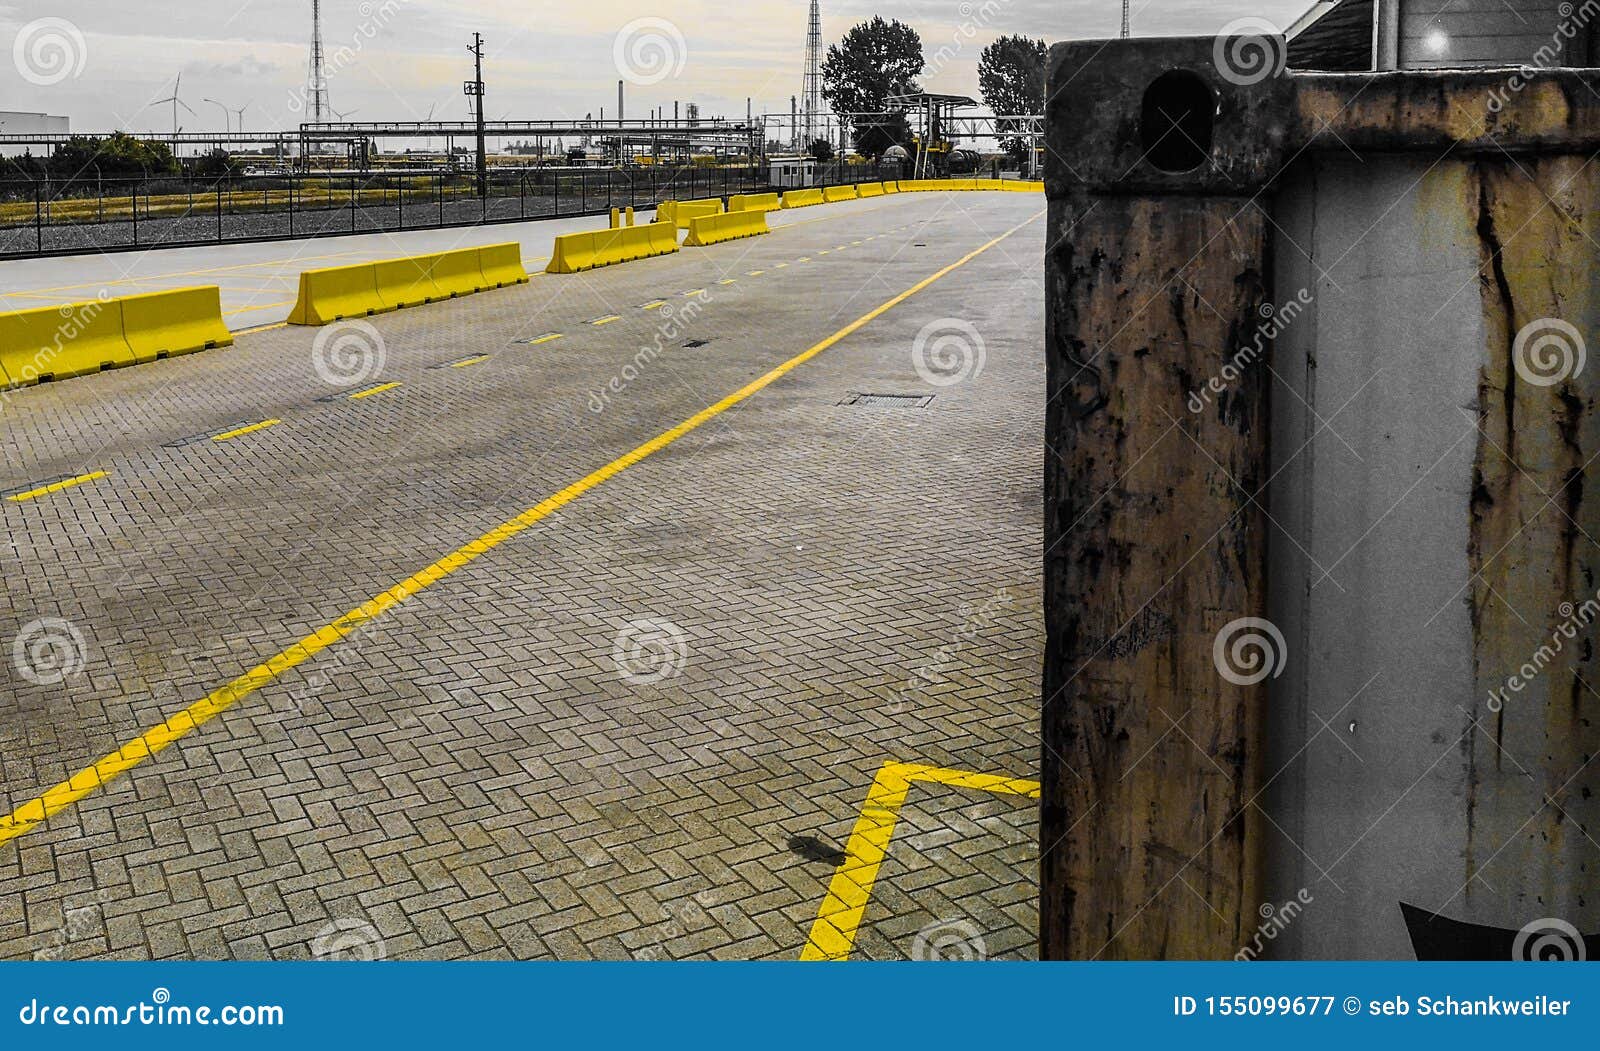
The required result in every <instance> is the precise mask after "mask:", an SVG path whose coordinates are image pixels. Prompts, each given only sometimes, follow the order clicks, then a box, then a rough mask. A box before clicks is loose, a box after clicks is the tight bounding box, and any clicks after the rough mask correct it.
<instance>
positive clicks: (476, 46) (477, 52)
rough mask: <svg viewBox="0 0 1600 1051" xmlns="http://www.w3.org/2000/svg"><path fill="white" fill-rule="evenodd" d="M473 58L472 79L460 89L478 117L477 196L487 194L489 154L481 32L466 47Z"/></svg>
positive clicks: (475, 34)
mask: <svg viewBox="0 0 1600 1051" xmlns="http://www.w3.org/2000/svg"><path fill="white" fill-rule="evenodd" d="M467 50H468V51H469V52H471V54H472V59H473V79H471V80H469V81H467V83H466V85H465V86H464V88H463V89H462V90H463V91H465V92H466V94H467V97H469V98H471V99H472V100H473V103H474V108H475V109H476V110H477V117H478V196H479V197H487V196H489V155H488V153H486V152H485V150H484V143H483V34H482V33H474V34H472V46H471V47H469V48H467Z"/></svg>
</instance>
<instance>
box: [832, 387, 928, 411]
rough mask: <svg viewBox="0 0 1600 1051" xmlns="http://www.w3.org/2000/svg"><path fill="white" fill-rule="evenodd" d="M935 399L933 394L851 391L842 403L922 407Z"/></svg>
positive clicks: (868, 406) (895, 407) (889, 406)
mask: <svg viewBox="0 0 1600 1051" xmlns="http://www.w3.org/2000/svg"><path fill="white" fill-rule="evenodd" d="M931 401H933V395H932V394H872V393H866V392H861V391H851V392H850V393H849V394H846V395H845V396H844V400H842V401H840V402H839V404H840V405H860V406H863V407H866V408H884V409H921V408H924V407H926V406H927V405H928V403H929V402H931Z"/></svg>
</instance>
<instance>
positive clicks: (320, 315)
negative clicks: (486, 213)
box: [289, 241, 528, 325]
mask: <svg viewBox="0 0 1600 1051" xmlns="http://www.w3.org/2000/svg"><path fill="white" fill-rule="evenodd" d="M527 280H528V272H527V271H526V270H524V269H523V267H522V246H521V245H519V244H517V243H516V242H514V241H513V242H508V243H506V244H495V245H485V246H483V247H481V248H458V249H456V250H454V251H450V252H436V253H434V254H432V255H417V256H406V257H403V258H400V259H380V260H377V261H376V262H371V263H355V264H353V265H351V266H334V267H326V268H324V269H321V270H306V271H302V272H301V274H300V293H299V296H298V297H297V298H296V299H295V304H294V309H293V310H292V311H290V313H289V324H291V325H326V324H329V323H330V322H334V321H342V320H344V319H345V318H352V317H368V316H370V315H372V314H382V313H385V312H386V311H390V310H399V309H401V308H402V307H414V306H420V305H421V304H423V303H435V302H438V301H440V300H444V299H455V298H456V297H458V296H469V295H472V294H473V293H474V292H483V291H486V290H488V289H491V288H504V287H505V286H507V285H520V284H524V283H526V282H527Z"/></svg>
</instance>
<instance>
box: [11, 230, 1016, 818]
mask: <svg viewBox="0 0 1600 1051" xmlns="http://www.w3.org/2000/svg"><path fill="white" fill-rule="evenodd" d="M1043 214H1044V210H1043V209H1040V210H1039V211H1037V212H1035V213H1034V214H1033V215H1032V216H1030V217H1029V218H1027V219H1025V220H1023V221H1022V222H1020V223H1018V224H1017V225H1016V226H1013V227H1012V228H1011V229H1009V230H1007V231H1006V232H1005V233H1003V234H1001V235H1000V236H998V237H995V238H993V239H992V240H990V241H987V242H985V243H984V244H982V245H979V246H978V247H977V248H974V249H973V250H972V251H970V252H968V253H967V254H966V255H964V256H962V257H961V258H960V259H957V260H956V261H955V262H953V263H951V264H950V265H948V266H946V267H944V268H943V269H942V270H938V271H935V272H934V273H932V274H930V275H928V276H927V277H925V278H923V279H922V280H921V281H918V282H917V283H916V284H914V285H912V286H911V287H910V288H908V289H906V290H905V291H904V292H901V293H899V294H897V295H895V296H894V297H892V298H890V299H888V300H885V301H884V302H882V303H880V304H878V305H877V306H876V307H873V308H872V309H871V310H869V311H867V312H866V313H865V314H862V315H861V316H860V317H858V318H856V319H855V320H854V321H852V322H850V324H848V325H846V326H845V327H843V328H841V329H839V330H838V331H837V332H835V333H834V334H833V335H831V336H828V337H827V338H826V339H823V340H822V341H821V342H818V343H814V344H812V345H811V346H810V347H808V348H806V349H805V350H803V351H801V352H800V353H799V354H796V355H795V356H794V357H792V358H790V359H789V360H788V361H785V362H784V363H783V364H781V365H778V366H777V367H775V368H773V369H772V370H771V371H769V372H767V373H766V374H765V375H762V376H759V377H757V378H756V379H754V380H751V381H750V382H749V383H747V384H745V385H744V386H743V387H740V388H739V389H738V390H736V391H734V392H733V393H732V394H729V395H728V396H727V397H725V398H723V399H722V400H721V401H719V402H717V403H716V404H714V405H710V406H707V407H706V408H704V409H701V410H700V411H699V412H697V413H695V414H694V415H693V416H691V417H689V418H688V419H687V420H684V421H683V422H682V423H680V424H678V425H677V426H675V427H673V428H672V429H670V430H667V431H663V432H662V433H660V434H658V435H656V436H655V437H654V438H652V439H650V440H649V441H647V442H645V443H644V444H643V445H640V446H638V447H637V448H635V449H633V450H632V451H631V452H627V453H624V454H623V455H622V456H620V457H618V458H617V459H615V460H612V461H611V462H610V463H608V464H606V465H605V466H604V467H601V468H598V469H597V470H594V471H592V472H590V473H589V474H587V475H584V476H583V477H582V478H580V479H578V480H577V481H576V482H573V483H572V484H571V485H569V486H567V487H566V488H565V489H562V490H561V491H560V492H558V493H556V494H554V495H553V496H549V497H546V498H545V499H544V500H542V501H540V502H539V503H538V504H535V505H534V506H533V507H530V508H528V509H527V510H526V511H524V512H522V514H520V515H518V516H517V517H516V518H513V519H511V520H510V521H508V522H505V523H502V524H501V525H500V526H498V527H496V528H495V529H492V530H490V531H489V532H487V533H485V534H484V535H482V536H480V537H478V538H477V539H476V540H474V541H472V542H471V543H468V544H466V545H464V546H462V547H459V548H457V549H456V550H454V551H452V552H451V553H450V554H448V555H446V556H444V557H443V558H441V559H440V560H439V561H437V562H435V563H433V565H431V566H428V567H427V568H426V569H423V570H421V571H420V572H418V573H416V574H414V575H412V576H410V577H407V578H406V579H405V580H402V581H401V582H400V583H398V584H396V585H395V586H394V587H392V588H390V589H389V590H388V591H385V592H383V593H382V594H381V595H376V596H374V597H373V598H370V599H368V600H367V601H366V602H364V603H362V604H361V605H360V606H358V607H356V608H355V609H353V610H351V611H350V612H348V613H346V614H345V615H344V616H342V617H340V618H339V619H338V620H336V621H334V622H333V623H331V624H328V625H326V626H324V627H322V628H320V629H318V630H317V631H316V632H314V633H312V634H310V635H307V636H306V637H305V638H303V639H301V640H300V641H299V642H296V643H295V644H294V645H292V646H290V647H289V648H288V649H286V650H284V651H282V652H281V653H278V654H277V655H275V656H273V657H271V658H269V659H268V660H267V661H265V662H264V663H262V664H258V665H256V666H255V667H254V668H251V669H250V670H249V671H247V672H245V673H244V674H243V675H241V676H239V677H238V678H237V679H234V680H233V681H232V682H230V683H228V684H226V685H225V686H221V687H219V688H218V689H216V690H214V691H212V692H211V693H209V694H207V695H206V696H205V697H202V698H201V699H200V700H198V701H195V702H194V703H193V704H191V705H189V707H187V708H184V709H183V710H182V711H179V712H177V713H176V714H174V715H172V716H170V717H169V718H168V719H167V721H166V722H164V723H162V724H161V725H159V726H156V727H152V728H151V729H149V730H146V731H145V732H144V733H142V734H140V735H139V736H138V737H136V738H134V739H133V740H131V741H129V742H128V743H127V744H125V745H123V746H122V747H121V748H119V749H118V750H117V751H115V752H112V753H111V754H109V755H107V756H104V757H102V758H101V759H100V760H99V761H98V762H96V763H95V764H94V765H93V766H89V767H86V768H84V769H83V770H80V771H78V772H77V773H76V774H73V775H72V776H71V777H70V778H68V779H67V780H65V781H63V782H61V783H60V784H58V785H56V786H54V787H53V788H49V789H46V790H45V791H44V792H43V793H41V794H40V795H39V796H37V797H36V798H34V799H30V800H29V801H27V802H26V803H23V804H22V805H21V806H19V807H17V809H15V810H13V811H12V812H11V813H10V814H9V815H8V816H6V817H3V818H0V843H6V842H9V841H10V840H13V839H16V838H17V837H18V836H20V835H23V834H24V833H26V832H28V831H29V830H30V829H33V828H35V827H37V826H38V825H40V824H41V823H43V822H44V821H45V820H47V819H48V818H50V817H51V816H52V815H54V814H58V813H60V812H61V811H62V810H65V809H66V808H67V807H69V806H72V805H73V804H74V803H77V802H78V801H79V800H81V799H83V798H84V797H85V796H87V795H89V794H90V793H92V792H94V791H95V790H96V789H98V788H100V787H102V786H104V785H105V784H106V782H108V781H110V780H112V779H114V778H116V777H118V776H119V775H121V774H125V773H127V772H128V771H129V770H132V769H133V768H134V767H136V766H138V765H139V764H140V763H142V762H144V761H145V760H147V759H151V758H154V757H155V756H156V755H159V754H160V753H161V752H162V751H164V750H165V749H166V748H168V747H169V746H171V745H172V744H173V743H174V742H176V741H179V740H181V739H182V738H184V737H186V736H188V735H189V734H191V733H193V732H194V731H195V730H197V729H199V728H200V727H202V726H204V725H205V724H206V723H208V722H210V721H211V720H212V719H215V718H216V717H217V716H218V715H221V714H222V713H223V712H225V711H227V710H228V709H229V708H231V707H233V706H234V705H235V704H237V703H239V702H240V701H241V700H243V699H245V698H246V697H249V696H250V695H251V694H253V693H255V692H256V691H257V690H259V689H261V688H262V687H263V686H266V685H267V684H268V683H271V682H273V681H275V680H276V679H277V678H278V677H279V676H281V675H283V673H284V672H286V671H290V670H292V669H294V668H297V667H299V666H300V665H302V664H304V663H305V662H306V661H308V660H310V659H311V658H312V657H315V656H316V655H317V654H319V653H321V652H322V651H323V650H326V649H327V648H328V647H329V646H332V645H334V644H335V643H337V642H339V641H340V640H341V639H344V638H345V637H347V636H348V635H349V634H350V633H351V632H353V631H355V630H356V629H357V628H358V627H360V626H361V625H363V624H366V623H367V622H368V621H371V620H374V619H376V618H378V617H380V616H382V615H383V614H385V613H387V612H388V611H389V610H391V609H393V608H395V607H396V606H398V605H400V603H402V602H404V601H405V600H406V599H408V598H410V597H411V596H413V595H415V594H417V593H418V592H420V591H422V590H423V589H424V588H427V587H429V586H431V585H433V584H436V583H438V582H439V581H441V580H443V579H444V578H446V577H448V576H450V575H451V574H452V573H455V572H457V571H459V570H460V569H462V568H463V567H465V566H467V565H470V564H471V563H472V562H474V561H476V560H477V559H479V558H481V557H482V556H483V555H485V554H487V553H488V552H490V551H493V550H494V549H495V548H497V547H499V546H500V545H501V544H504V543H505V542H506V541H508V540H510V539H512V538H513V537H515V536H518V535H520V534H521V533H523V532H524V531H526V530H528V529H530V528H532V527H533V526H534V525H535V524H537V523H538V522H540V521H542V520H544V519H545V518H548V517H549V516H550V515H552V514H554V513H556V512H557V511H559V510H561V509H562V508H563V507H565V506H567V505H568V504H570V503H572V501H574V500H576V499H578V497H580V496H582V495H583V494H585V493H587V492H588V491H589V490H591V489H593V488H595V487H596V486H598V485H601V484H603V483H605V482H607V481H609V480H610V479H612V478H614V477H615V476H617V475H619V474H621V473H622V472H623V471H626V470H627V469H628V468H630V467H632V466H633V465H634V464H636V463H638V462H639V461H640V460H643V459H644V458H646V457H647V456H651V455H653V454H655V453H657V452H660V451H661V450H662V449H665V448H666V447H667V446H669V445H671V444H672V443H673V442H675V441H677V440H678V439H679V438H682V437H683V436H684V435H686V434H689V433H690V432H692V431H694V430H696V429H697V428H699V427H701V426H703V425H704V424H705V423H706V422H707V421H709V420H713V419H715V418H716V417H718V416H720V415H722V414H723V413H724V412H727V411H728V410H729V409H731V408H733V407H734V406H736V405H738V404H740V403H741V402H744V401H746V400H747V399H749V398H752V397H754V396H755V395H757V394H759V393H760V392H761V391H763V390H765V389H766V388H768V387H770V386H771V385H772V384H774V383H776V382H778V381H779V380H781V379H783V378H784V377H785V376H787V375H788V374H789V373H791V372H793V371H794V370H795V369H797V368H799V367H800V366H801V365H804V364H805V363H806V362H808V361H810V360H811V359H812V358H814V357H816V356H817V355H818V354H821V353H822V352H823V351H825V350H827V349H828V348H830V347H832V346H834V345H835V344H837V343H839V342H840V341H841V340H845V339H848V338H849V337H850V336H852V335H854V334H855V333H856V332H858V331H860V330H861V329H862V328H864V327H865V326H866V325H868V324H871V323H872V322H873V321H875V320H877V319H878V318H880V317H882V316H883V315H884V314H886V313H888V312H889V311H890V310H893V309H894V308H895V307H897V306H899V305H900V304H901V303H904V302H905V301H906V300H908V299H910V298H911V297H912V296H914V295H916V294H917V293H918V292H921V291H922V290H923V289H925V288H927V287H928V286H929V285H931V284H933V283H934V282H935V281H938V280H939V279H940V278H942V277H944V276H946V275H947V274H950V273H952V272H954V271H956V270H958V269H960V268H961V267H963V266H965V265H967V264H968V263H970V262H972V260H974V259H976V258H978V256H980V255H982V254H983V253H984V252H987V251H988V250H989V249H991V248H993V247H994V246H995V245H997V244H999V243H1000V242H1001V241H1004V240H1005V239H1006V238H1008V237H1010V236H1011V235H1012V234H1014V233H1016V232H1017V231H1018V230H1021V229H1022V228H1023V227H1024V226H1027V225H1028V224H1029V223H1032V222H1033V221H1034V220H1036V219H1038V218H1039V216H1041V215H1043ZM274 422H276V421H274Z"/></svg>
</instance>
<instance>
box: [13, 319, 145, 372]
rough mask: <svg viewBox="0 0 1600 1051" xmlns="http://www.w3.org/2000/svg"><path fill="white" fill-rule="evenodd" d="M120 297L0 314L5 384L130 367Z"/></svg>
mask: <svg viewBox="0 0 1600 1051" xmlns="http://www.w3.org/2000/svg"><path fill="white" fill-rule="evenodd" d="M133 363H134V359H133V348H131V347H129V346H128V340H127V338H126V337H125V336H124V335H123V331H122V301H121V300H117V299H91V300H88V301H86V302H81V303H66V304H63V305H61V306H55V307H34V308H32V309H30V310H18V311H13V312H12V313H9V314H0V371H3V372H4V373H5V376H6V382H7V384H8V385H10V386H18V387H28V386H32V385H33V384H35V383H43V382H46V381H48V380H62V379H68V378H69V377H72V376H84V375H87V374H89V373H92V372H99V371H100V370H101V369H108V368H121V367H122V366H124V365H132V364H133Z"/></svg>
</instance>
